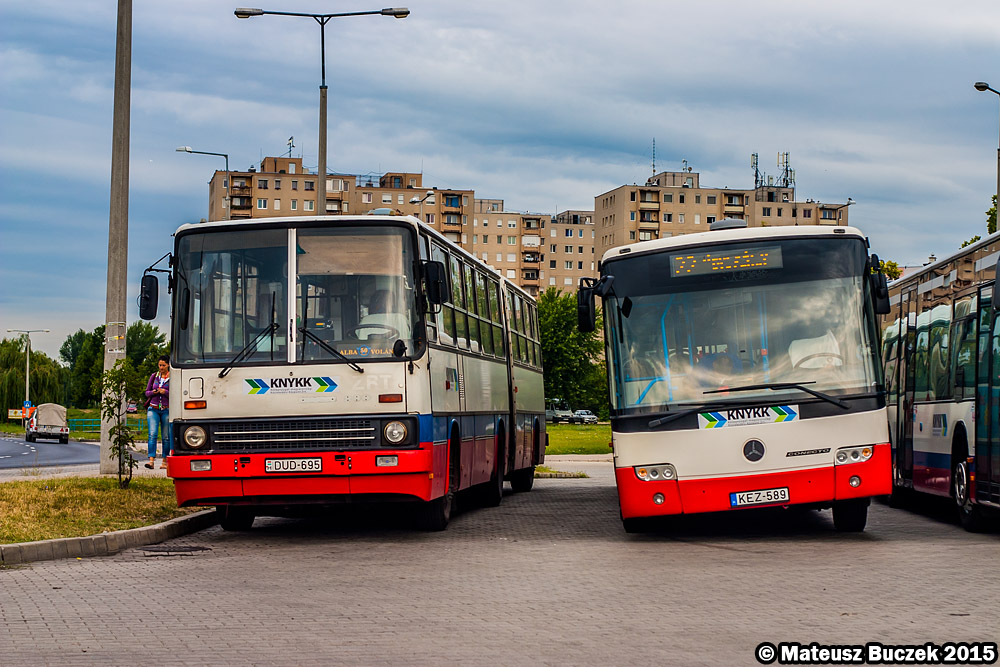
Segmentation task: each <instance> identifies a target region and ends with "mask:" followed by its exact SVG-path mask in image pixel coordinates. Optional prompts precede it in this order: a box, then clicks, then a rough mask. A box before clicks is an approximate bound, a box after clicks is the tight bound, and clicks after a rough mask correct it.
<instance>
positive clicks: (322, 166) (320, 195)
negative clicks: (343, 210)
mask: <svg viewBox="0 0 1000 667" xmlns="http://www.w3.org/2000/svg"><path fill="white" fill-rule="evenodd" d="M233 13H234V14H236V18H241V19H248V18H250V17H251V16H264V15H266V14H271V15H275V16H305V17H307V18H311V19H314V20H315V21H316V23H318V24H319V60H320V71H321V73H322V75H321V79H320V86H319V158H318V162H319V164H318V165H317V167H316V171H318V172H319V191H318V192H317V193H316V205H317V207H318V208H319V210H320V215H326V24H327V23H329V22H330V19H335V18H341V17H344V16H370V15H373V14H381V15H382V16H392V17H393V18H397V19H405V18H406V17H407V16H409V15H410V10H409V9H407V8H406V7H387V8H385V9H376V10H372V11H365V12H340V13H337V14H304V13H300V12H272V11H265V10H263V9H256V8H252V7H240V8H238V9H236V11H235V12H233Z"/></svg>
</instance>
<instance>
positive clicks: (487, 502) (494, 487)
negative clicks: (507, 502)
mask: <svg viewBox="0 0 1000 667" xmlns="http://www.w3.org/2000/svg"><path fill="white" fill-rule="evenodd" d="M501 437H502V436H501ZM506 453H507V452H506V450H505V449H504V446H503V440H500V441H499V442H498V443H497V456H496V461H495V462H494V464H493V476H492V477H490V481H488V482H486V483H485V484H483V486H482V488H481V490H480V491H479V502H480V504H482V506H483V507H497V506H498V505H499V504H500V503H501V502H503V469H504V462H505V460H506V459H505V458H504V457H505V456H506Z"/></svg>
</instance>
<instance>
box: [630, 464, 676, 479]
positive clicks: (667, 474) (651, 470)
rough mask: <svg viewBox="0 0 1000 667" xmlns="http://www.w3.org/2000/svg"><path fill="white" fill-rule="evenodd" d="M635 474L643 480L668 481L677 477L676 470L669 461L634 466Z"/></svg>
mask: <svg viewBox="0 0 1000 667" xmlns="http://www.w3.org/2000/svg"><path fill="white" fill-rule="evenodd" d="M634 470H635V476H636V477H638V478H639V479H641V480H642V481H644V482H669V481H670V480H674V479H677V470H676V469H675V468H674V467H673V466H672V465H671V464H669V463H662V464H659V465H654V466H635V468H634Z"/></svg>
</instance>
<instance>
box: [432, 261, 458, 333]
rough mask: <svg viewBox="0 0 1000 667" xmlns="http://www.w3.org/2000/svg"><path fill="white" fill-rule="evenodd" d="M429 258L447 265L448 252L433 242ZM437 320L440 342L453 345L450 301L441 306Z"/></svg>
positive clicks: (453, 313) (453, 327) (452, 319)
mask: <svg viewBox="0 0 1000 667" xmlns="http://www.w3.org/2000/svg"><path fill="white" fill-rule="evenodd" d="M431 258H432V259H434V260H435V261H438V262H441V263H442V264H444V265H445V266H448V253H446V252H445V251H444V248H442V247H441V246H439V245H437V244H434V245H433V246H432V247H431ZM452 298H454V292H452ZM437 321H438V333H439V335H440V338H441V343H442V344H443V345H454V344H455V308H454V307H453V306H452V305H451V301H447V302H445V303H444V304H443V305H442V306H441V311H440V312H439V313H438V315H437Z"/></svg>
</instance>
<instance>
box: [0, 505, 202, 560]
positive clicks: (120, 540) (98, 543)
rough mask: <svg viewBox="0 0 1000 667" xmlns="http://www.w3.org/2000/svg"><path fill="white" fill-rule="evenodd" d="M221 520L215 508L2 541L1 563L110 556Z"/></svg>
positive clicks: (191, 531)
mask: <svg viewBox="0 0 1000 667" xmlns="http://www.w3.org/2000/svg"><path fill="white" fill-rule="evenodd" d="M217 523H218V519H216V514H215V510H205V511H203V512H197V513H195V514H189V515H188V516H179V517H177V518H176V519H170V520H169V521H164V522H163V523H158V524H155V525H152V526H142V527H141V528H130V529H129V530H116V531H114V532H110V533H101V534H100V535H88V536H86V537H63V538H58V539H54V540H40V541H38V542H22V543H20V544H0V565H21V564H24V563H32V562H37V561H43V560H56V559H59V558H87V557H91V556H109V555H111V554H116V553H118V552H119V551H124V550H125V549H134V548H136V547H142V546H146V545H147V544H157V543H159V542H163V541H165V540H169V539H173V538H175V537H180V536H181V535H188V534H190V533H196V532H198V531H199V530H203V529H205V528H208V527H210V526H214V525H215V524H217Z"/></svg>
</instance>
